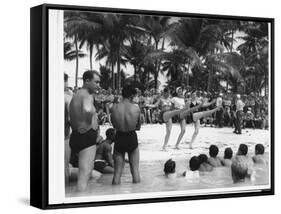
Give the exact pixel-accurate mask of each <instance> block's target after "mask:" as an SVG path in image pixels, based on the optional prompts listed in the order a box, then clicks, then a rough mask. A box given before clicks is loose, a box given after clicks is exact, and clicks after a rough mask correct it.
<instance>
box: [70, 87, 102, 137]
mask: <svg viewBox="0 0 281 214" xmlns="http://www.w3.org/2000/svg"><path fill="white" fill-rule="evenodd" d="M69 111H70V123H71V128H72V130H75V131H78V132H80V133H85V132H87V131H88V130H89V129H91V128H92V129H94V130H96V129H97V127H98V123H97V114H96V109H95V107H94V104H93V96H92V95H91V94H89V93H88V92H87V90H85V89H81V90H79V91H77V93H76V94H75V95H74V96H73V98H72V100H71V103H70V107H69Z"/></svg>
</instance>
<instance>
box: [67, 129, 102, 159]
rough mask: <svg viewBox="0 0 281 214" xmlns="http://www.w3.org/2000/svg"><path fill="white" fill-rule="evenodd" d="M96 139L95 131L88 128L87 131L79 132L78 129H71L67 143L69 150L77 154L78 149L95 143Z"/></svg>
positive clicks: (80, 149)
mask: <svg viewBox="0 0 281 214" xmlns="http://www.w3.org/2000/svg"><path fill="white" fill-rule="evenodd" d="M96 141H97V131H95V130H94V129H90V130H88V131H87V132H85V133H83V134H81V133H79V132H78V131H76V130H75V131H73V132H72V133H71V135H70V141H69V145H70V148H71V151H72V152H73V153H74V154H79V152H80V151H82V150H84V149H86V148H88V147H90V146H93V145H96V143H97V142H96Z"/></svg>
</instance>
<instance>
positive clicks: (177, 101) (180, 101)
mask: <svg viewBox="0 0 281 214" xmlns="http://www.w3.org/2000/svg"><path fill="white" fill-rule="evenodd" d="M171 102H172V103H173V104H174V106H175V108H177V109H183V108H184V107H185V102H184V98H183V97H182V98H181V97H173V98H172V100H171Z"/></svg>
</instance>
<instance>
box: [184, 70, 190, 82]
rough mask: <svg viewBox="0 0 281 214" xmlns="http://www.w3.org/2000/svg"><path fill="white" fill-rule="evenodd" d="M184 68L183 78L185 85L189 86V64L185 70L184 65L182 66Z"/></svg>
mask: <svg viewBox="0 0 281 214" xmlns="http://www.w3.org/2000/svg"><path fill="white" fill-rule="evenodd" d="M184 70H185V78H186V79H185V80H186V86H189V65H188V68H187V71H186V67H185V66H184Z"/></svg>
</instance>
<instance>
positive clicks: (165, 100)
mask: <svg viewBox="0 0 281 214" xmlns="http://www.w3.org/2000/svg"><path fill="white" fill-rule="evenodd" d="M160 109H161V116H160V117H161V118H160V119H161V120H162V121H163V122H165V124H166V135H165V140H164V144H163V147H162V150H163V151H166V146H167V143H168V141H169V138H170V134H171V130H172V117H170V118H168V119H167V120H166V121H165V120H164V119H163V114H164V113H165V112H167V111H170V110H171V109H172V101H171V98H170V93H169V89H168V88H165V89H164V94H163V97H162V98H160Z"/></svg>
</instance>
